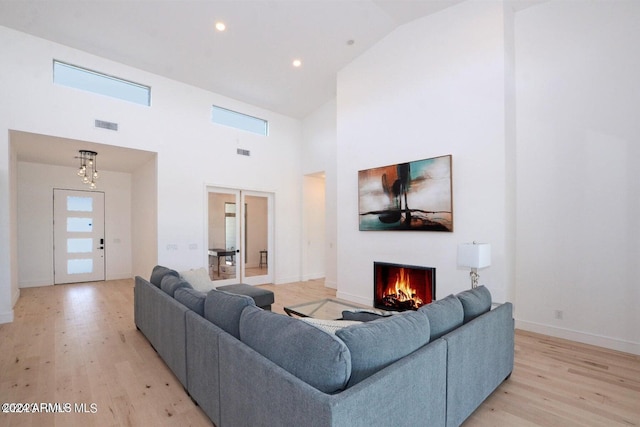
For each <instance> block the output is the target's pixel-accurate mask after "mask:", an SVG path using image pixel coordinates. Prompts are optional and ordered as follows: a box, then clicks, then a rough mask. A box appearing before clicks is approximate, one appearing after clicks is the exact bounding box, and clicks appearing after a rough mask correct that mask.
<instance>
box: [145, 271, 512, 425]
mask: <svg viewBox="0 0 640 427" xmlns="http://www.w3.org/2000/svg"><path fill="white" fill-rule="evenodd" d="M134 296H135V303H134V305H135V307H134V312H135V313H134V314H135V323H136V326H137V327H138V329H139V330H140V331H141V332H142V333H143V334H144V335H145V336H146V337H147V339H148V340H149V342H150V343H151V345H152V346H153V347H154V348H155V349H156V351H157V352H158V354H159V355H160V356H161V357H162V359H163V360H164V361H165V363H166V364H167V366H169V368H170V369H171V370H172V371H173V372H174V374H175V375H176V377H177V378H178V379H179V380H180V382H181V383H182V384H183V386H184V387H185V390H186V391H187V392H188V393H189V394H190V396H191V398H192V399H193V400H194V401H195V402H196V403H197V404H198V405H200V407H201V408H202V410H203V411H204V412H205V413H206V414H207V416H208V417H209V418H210V419H211V421H212V422H213V423H214V424H215V425H216V426H218V427H242V426H292V425H296V426H349V427H353V426H389V425H393V426H458V425H460V424H461V423H462V422H463V421H464V420H465V419H466V418H468V417H469V415H470V414H471V413H472V412H473V411H474V410H475V409H476V408H477V407H478V406H479V405H480V404H481V403H482V402H483V401H484V399H486V398H487V397H488V396H489V395H490V394H491V393H492V392H493V391H494V390H495V389H496V388H497V387H498V386H499V385H500V384H501V383H502V381H504V380H505V378H507V377H508V376H509V375H510V374H511V371H512V369H513V354H514V341H513V339H514V323H513V318H512V306H511V304H510V303H505V304H501V305H497V306H495V307H493V308H492V306H491V296H490V294H489V291H488V290H487V289H486V288H484V287H479V288H476V289H474V290H470V291H465V292H462V293H460V294H458V295H455V296H454V295H450V296H448V297H446V298H444V299H441V300H438V301H435V302H434V303H431V304H429V305H426V306H424V307H422V308H421V309H419V310H417V311H411V312H404V313H401V314H396V315H393V316H380V317H381V318H379V319H377V318H376V317H377V316H376V315H375V314H372V313H365V312H359V311H354V312H345V313H343V317H344V318H345V319H347V318H348V319H351V320H352V321H351V322H342V323H339V322H336V323H333V324H331V325H330V327H329V328H327V323H331V322H314V321H313V320H309V319H307V320H304V319H297V318H293V317H288V316H285V315H281V314H276V313H272V312H270V311H268V310H264V309H261V308H260V307H257V306H256V305H255V301H254V300H253V299H252V298H251V297H249V296H246V295H237V294H233V293H229V292H224V291H219V290H211V291H209V292H208V293H206V294H205V293H202V292H198V291H195V290H193V289H190V286H189V285H188V284H186V283H185V282H184V280H181V279H180V278H179V275H178V274H177V273H176V272H175V271H173V270H170V269H168V268H165V267H160V266H157V267H156V268H154V271H153V273H152V275H151V278H150V280H149V281H147V280H146V279H143V278H141V277H136V281H135V291H134ZM371 319H375V320H373V321H366V322H365V321H363V320H371ZM343 324H348V326H345V327H343V328H340V326H341V325H343Z"/></svg>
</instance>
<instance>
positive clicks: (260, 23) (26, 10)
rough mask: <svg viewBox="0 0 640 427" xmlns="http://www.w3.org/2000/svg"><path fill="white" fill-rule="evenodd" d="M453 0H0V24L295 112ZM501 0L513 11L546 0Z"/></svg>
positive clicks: (80, 145)
mask: <svg viewBox="0 0 640 427" xmlns="http://www.w3.org/2000/svg"><path fill="white" fill-rule="evenodd" d="M462 1H464V0H253V1H251V0H225V1H221V0H171V1H169V0H0V25H2V26H5V27H9V28H13V29H15V30H18V31H22V32H25V33H29V34H32V35H34V36H38V37H42V38H45V39H48V40H51V41H54V42H58V43H61V44H63V45H67V46H70V47H73V48H76V49H80V50H83V51H85V52H88V53H90V54H94V55H98V56H101V57H104V58H107V59H111V60H113V61H117V62H120V63H123V64H127V65H130V66H133V67H136V68H139V69H142V70H145V71H148V72H151V73H154V74H158V75H161V76H165V77H168V78H171V79H174V80H177V81H181V82H184V83H187V84H190V85H193V86H196V87H200V88H202V89H205V90H209V91H212V92H216V93H219V94H221V95H225V96H227V97H230V98H234V99H237V100H240V101H243V102H246V103H249V104H253V105H256V106H259V107H262V108H265V109H268V110H272V111H276V112H279V113H281V114H285V115H288V116H291V117H297V118H303V117H305V116H307V115H308V114H309V113H311V112H312V111H314V110H315V109H316V108H318V107H320V106H321V105H322V104H324V103H325V102H327V101H329V100H330V99H332V98H333V97H335V94H336V75H337V73H338V71H339V70H340V69H341V68H343V67H344V66H346V65H347V64H348V63H349V62H351V61H352V60H353V59H355V58H356V57H357V56H358V55H360V54H362V53H363V52H364V51H366V50H367V49H369V48H370V47H371V46H373V45H374V44H375V43H376V42H378V41H379V40H381V39H382V38H384V37H385V36H386V35H387V34H389V33H390V32H391V31H393V30H394V29H396V28H397V27H399V26H400V25H403V24H405V23H407V22H409V21H412V20H414V19H417V18H420V17H423V16H426V15H428V14H432V13H435V12H438V11H440V10H442V9H445V8H447V7H450V6H453V5H455V4H457V3H461V2H462ZM506 1H508V2H510V3H512V6H513V8H514V9H515V10H518V9H523V8H525V7H528V6H531V5H532V4H535V3H539V2H544V1H547V0H506ZM219 20H221V21H224V22H225V23H226V25H227V30H226V31H225V32H224V33H220V32H217V31H216V30H215V29H214V25H215V22H216V21H219ZM350 40H352V41H353V43H349V41H350ZM294 58H299V59H301V60H302V61H303V65H302V67H300V68H294V67H293V66H292V65H291V63H292V61H293V59H294ZM77 65H80V66H82V65H83V64H77ZM98 71H100V70H98ZM118 77H122V78H125V79H126V78H127V76H118ZM140 83H144V82H140ZM11 142H12V144H14V145H13V146H14V147H15V148H16V150H17V153H18V159H19V160H21V161H30V162H38V163H48V164H58V165H63V166H75V165H76V163H77V161H76V160H75V159H74V156H75V154H76V153H77V150H79V149H92V150H95V151H98V153H99V160H101V162H100V163H101V165H102V168H103V169H105V168H106V169H107V170H113V171H122V172H130V171H131V170H132V169H133V168H134V167H135V164H136V163H135V162H139V163H137V164H140V163H143V162H146V161H148V159H149V158H150V157H149V156H152V155H153V153H148V152H137V151H136V150H127V149H125V148H120V147H112V146H108V145H102V146H100V145H99V144H92V143H86V142H83V141H72V140H68V139H64V138H53V137H43V136H42V135H36V134H30V133H24V132H13V133H12V138H11ZM111 158H113V159H114V161H113V162H112V161H110V159H111ZM116 159H117V160H116ZM122 159H129V161H130V162H123V161H122Z"/></svg>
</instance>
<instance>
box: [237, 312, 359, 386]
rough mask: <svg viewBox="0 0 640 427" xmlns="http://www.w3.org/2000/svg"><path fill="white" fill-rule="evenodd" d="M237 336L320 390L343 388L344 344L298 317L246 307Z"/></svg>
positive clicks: (347, 370) (347, 360) (347, 371)
mask: <svg viewBox="0 0 640 427" xmlns="http://www.w3.org/2000/svg"><path fill="white" fill-rule="evenodd" d="M240 339H241V340H242V342H244V343H245V344H247V345H248V346H249V347H251V348H252V349H254V350H255V351H257V352H258V353H260V354H262V355H263V356H264V357H266V358H267V359H269V360H271V361H272V362H273V363H275V364H276V365H278V366H280V367H281V368H283V369H285V370H286V371H288V372H290V373H291V374H293V375H295V376H296V377H298V378H300V379H301V380H302V381H304V382H306V383H307V384H309V385H311V386H313V387H315V388H317V389H318V390H320V391H322V392H324V393H334V392H337V391H340V390H342V389H344V388H345V386H346V385H347V382H348V381H349V376H350V375H351V357H350V355H349V349H348V348H347V346H346V345H345V344H344V342H342V341H341V340H339V339H338V338H336V337H335V335H333V334H328V333H326V332H324V331H321V330H320V329H318V328H316V327H314V326H311V325H310V324H308V323H306V322H303V321H301V320H300V319H297V318H293V317H289V316H285V315H283V314H278V313H273V312H271V311H266V310H262V309H260V308H258V307H247V308H246V309H245V310H244V311H243V312H242V316H241V317H240Z"/></svg>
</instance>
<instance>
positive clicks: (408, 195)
mask: <svg viewBox="0 0 640 427" xmlns="http://www.w3.org/2000/svg"><path fill="white" fill-rule="evenodd" d="M358 206H359V208H358V210H359V216H360V221H359V223H360V230H361V231H371V230H416V231H453V196H452V184H451V155H448V156H440V157H434V158H431V159H424V160H417V161H413V162H409V163H399V164H396V165H390V166H382V167H378V168H373V169H366V170H362V171H359V172H358Z"/></svg>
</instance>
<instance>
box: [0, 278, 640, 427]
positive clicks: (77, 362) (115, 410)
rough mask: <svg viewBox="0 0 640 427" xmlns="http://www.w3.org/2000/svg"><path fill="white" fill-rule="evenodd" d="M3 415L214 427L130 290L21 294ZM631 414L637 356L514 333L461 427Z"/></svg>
mask: <svg viewBox="0 0 640 427" xmlns="http://www.w3.org/2000/svg"><path fill="white" fill-rule="evenodd" d="M264 288H266V289H270V290H273V291H274V292H275V300H276V302H275V304H274V306H273V310H274V311H276V312H280V313H283V312H284V310H283V307H284V306H285V305H289V304H295V303H300V302H306V301H312V300H315V299H321V298H327V297H335V291H334V290H332V289H328V288H325V287H324V284H323V281H322V280H314V281H308V282H300V283H293V284H287V285H278V286H273V285H268V286H264ZM5 403H6V404H8V403H29V404H33V403H36V404H37V405H38V408H39V409H41V408H42V406H41V404H47V405H48V408H49V409H50V408H51V407H53V405H54V404H56V403H58V404H60V408H61V409H62V410H66V409H70V412H68V413H46V412H41V413H35V414H32V413H5V412H4V411H2V412H0V426H44V425H47V426H76V425H77V426H147V425H154V426H210V425H211V422H210V421H209V420H208V418H207V417H206V416H205V415H204V413H203V412H202V411H201V410H200V408H198V406H196V405H195V404H194V403H193V402H192V401H191V399H190V398H189V396H188V395H187V393H186V392H185V391H184V389H183V388H182V385H181V384H180V383H179V381H178V380H177V379H176V378H175V377H174V376H173V374H172V373H171V371H169V369H168V368H167V367H166V365H165V364H164V363H163V362H162V360H161V359H160V358H159V357H158V355H157V354H156V353H155V351H154V350H153V349H152V348H151V346H150V345H149V343H148V342H147V341H146V339H145V338H144V336H142V334H141V333H140V332H138V331H137V330H136V328H135V325H134V322H133V281H132V280H116V281H109V282H97V283H86V284H72V285H59V286H49V287H42V288H27V289H22V290H21V297H20V300H19V301H18V303H17V304H16V307H15V321H14V322H13V323H10V324H3V325H0V404H3V405H4V404H5ZM66 404H69V405H66ZM639 405H640V357H639V356H635V355H630V354H625V353H620V352H616V351H612V350H607V349H602V348H598V347H593V346H588V345H583V344H578V343H575V342H571V341H566V340H561V339H556V338H550V337H547V336H543V335H538V334H533V333H527V332H523V331H516V357H515V369H514V372H513V375H512V376H511V378H510V379H509V380H507V381H506V382H505V383H503V384H502V385H501V386H500V387H499V388H498V390H496V392H494V393H493V394H492V395H491V396H490V397H489V398H488V399H487V400H486V401H485V402H484V403H483V404H482V405H481V407H480V408H478V410H477V411H476V412H475V413H474V414H472V416H471V417H470V418H469V419H468V420H467V421H466V422H465V424H464V426H465V427H467V426H640V408H639ZM69 406H70V407H69ZM2 409H9V407H6V406H3V408H2ZM14 409H15V408H14ZM30 409H33V407H32V405H31V408H30ZM275 427H279V426H275Z"/></svg>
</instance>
